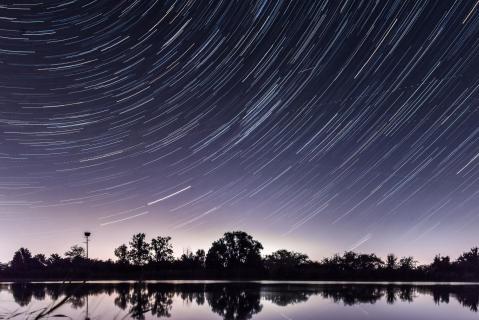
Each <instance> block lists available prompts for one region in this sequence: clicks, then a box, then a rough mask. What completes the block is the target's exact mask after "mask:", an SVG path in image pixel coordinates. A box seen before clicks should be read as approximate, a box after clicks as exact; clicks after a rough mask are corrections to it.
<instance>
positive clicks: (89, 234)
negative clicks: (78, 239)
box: [84, 231, 91, 259]
mask: <svg viewBox="0 0 479 320" xmlns="http://www.w3.org/2000/svg"><path fill="white" fill-rule="evenodd" d="M84 235H85V243H86V258H87V259H88V242H89V241H90V236H91V232H89V231H85V233H84Z"/></svg>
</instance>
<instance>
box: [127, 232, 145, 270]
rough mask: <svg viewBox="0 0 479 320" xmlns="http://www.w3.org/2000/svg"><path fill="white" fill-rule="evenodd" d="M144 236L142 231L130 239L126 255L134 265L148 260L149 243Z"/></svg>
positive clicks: (140, 264) (139, 264) (142, 263)
mask: <svg viewBox="0 0 479 320" xmlns="http://www.w3.org/2000/svg"><path fill="white" fill-rule="evenodd" d="M145 237H146V236H145V234H144V233H137V234H135V235H133V237H132V239H131V241H130V250H129V253H128V257H129V259H130V261H131V262H132V263H133V264H134V265H137V266H142V265H144V264H145V263H147V262H148V260H149V256H150V245H149V244H148V243H147V242H146V241H145Z"/></svg>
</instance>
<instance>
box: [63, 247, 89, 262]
mask: <svg viewBox="0 0 479 320" xmlns="http://www.w3.org/2000/svg"><path fill="white" fill-rule="evenodd" d="M65 256H66V257H67V258H69V259H70V260H78V259H81V258H83V257H85V248H83V247H80V246H78V245H74V246H72V247H71V248H70V250H68V251H67V252H65Z"/></svg>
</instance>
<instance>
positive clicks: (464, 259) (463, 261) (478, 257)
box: [457, 247, 479, 267]
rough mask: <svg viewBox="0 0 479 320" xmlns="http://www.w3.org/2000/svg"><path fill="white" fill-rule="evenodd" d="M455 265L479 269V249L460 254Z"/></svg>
mask: <svg viewBox="0 0 479 320" xmlns="http://www.w3.org/2000/svg"><path fill="white" fill-rule="evenodd" d="M457 263H458V264H459V265H464V266H468V267H479V248H478V247H475V248H472V249H471V250H469V251H468V252H464V253H463V254H461V255H460V256H459V258H458V259H457Z"/></svg>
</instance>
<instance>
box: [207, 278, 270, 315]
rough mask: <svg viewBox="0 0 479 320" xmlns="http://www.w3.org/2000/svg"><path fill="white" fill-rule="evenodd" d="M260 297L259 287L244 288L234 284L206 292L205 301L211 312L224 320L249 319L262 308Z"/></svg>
mask: <svg viewBox="0 0 479 320" xmlns="http://www.w3.org/2000/svg"><path fill="white" fill-rule="evenodd" d="M260 297H261V295H260V288H259V287H248V286H247V287H246V288H244V287H242V286H241V285H236V284H233V285H228V286H223V287H222V288H220V289H219V290H212V291H207V292H206V300H207V301H208V304H209V305H210V307H211V310H212V311H213V312H215V313H217V314H219V315H220V316H221V317H222V318H223V319H224V320H246V319H251V318H252V317H253V315H255V314H257V313H259V312H260V311H261V310H262V308H263V306H262V305H261V304H260Z"/></svg>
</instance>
